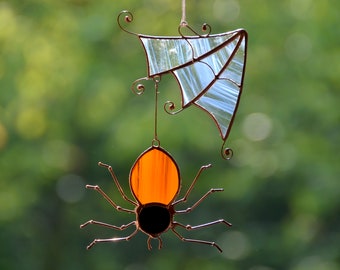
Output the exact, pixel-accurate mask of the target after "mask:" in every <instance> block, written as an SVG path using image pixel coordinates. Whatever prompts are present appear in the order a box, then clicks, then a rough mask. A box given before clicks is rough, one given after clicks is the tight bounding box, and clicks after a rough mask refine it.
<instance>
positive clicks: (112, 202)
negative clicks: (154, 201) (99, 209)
mask: <svg viewBox="0 0 340 270" xmlns="http://www.w3.org/2000/svg"><path fill="white" fill-rule="evenodd" d="M86 188H88V189H93V190H95V191H97V192H99V193H100V194H101V195H102V196H103V197H104V199H105V200H107V201H108V202H109V204H111V205H112V206H113V207H114V208H115V209H116V210H118V211H122V212H128V213H134V212H135V211H134V210H130V209H126V208H123V207H121V206H119V205H117V204H116V203H115V202H114V201H112V200H111V198H110V197H109V196H108V195H107V194H106V193H105V192H104V191H103V190H102V189H101V188H100V187H99V186H98V185H96V186H92V185H86Z"/></svg>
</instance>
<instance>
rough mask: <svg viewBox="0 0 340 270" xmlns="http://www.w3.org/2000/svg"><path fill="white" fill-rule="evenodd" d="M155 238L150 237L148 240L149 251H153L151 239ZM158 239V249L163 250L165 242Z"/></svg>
mask: <svg viewBox="0 0 340 270" xmlns="http://www.w3.org/2000/svg"><path fill="white" fill-rule="evenodd" d="M152 238H153V237H151V236H149V238H148V240H147V243H148V250H151V249H152V245H151V239H152ZM157 239H158V249H161V248H162V247H163V241H162V239H161V238H160V237H159V236H158V237H157Z"/></svg>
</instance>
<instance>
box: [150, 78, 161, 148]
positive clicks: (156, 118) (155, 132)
mask: <svg viewBox="0 0 340 270" xmlns="http://www.w3.org/2000/svg"><path fill="white" fill-rule="evenodd" d="M159 81H160V77H155V78H154V83H155V119H154V121H155V122H154V137H153V140H152V145H153V146H155V147H157V146H160V141H159V139H158V134H157V130H158V94H159V92H158V83H159Z"/></svg>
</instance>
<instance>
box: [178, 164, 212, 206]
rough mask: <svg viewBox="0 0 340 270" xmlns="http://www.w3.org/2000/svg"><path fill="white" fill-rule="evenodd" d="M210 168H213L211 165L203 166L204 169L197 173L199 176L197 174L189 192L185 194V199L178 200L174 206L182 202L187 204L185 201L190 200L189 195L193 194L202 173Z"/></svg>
mask: <svg viewBox="0 0 340 270" xmlns="http://www.w3.org/2000/svg"><path fill="white" fill-rule="evenodd" d="M210 167H211V164H208V165H204V166H202V167H201V168H200V169H199V170H198V172H197V174H196V176H195V178H194V180H193V181H192V183H191V185H190V187H189V189H188V190H187V192H186V193H185V195H184V197H183V198H182V199H179V200H177V201H176V202H174V203H173V205H176V204H178V203H181V202H185V201H186V200H187V199H188V197H189V195H190V192H191V191H192V189H193V188H194V186H195V184H196V181H197V179H198V178H199V177H200V175H201V173H202V172H203V170H206V169H208V168H210Z"/></svg>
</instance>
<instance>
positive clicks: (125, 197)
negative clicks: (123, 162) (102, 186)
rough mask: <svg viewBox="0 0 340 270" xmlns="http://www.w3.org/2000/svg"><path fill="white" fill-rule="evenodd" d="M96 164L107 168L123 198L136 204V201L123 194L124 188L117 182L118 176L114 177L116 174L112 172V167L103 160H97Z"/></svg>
mask: <svg viewBox="0 0 340 270" xmlns="http://www.w3.org/2000/svg"><path fill="white" fill-rule="evenodd" d="M98 165H99V166H101V167H104V168H107V170H108V171H109V173H110V174H111V177H112V179H113V181H114V182H115V184H116V186H117V189H118V191H119V193H120V195H122V197H123V198H124V200H126V201H128V202H130V203H132V204H133V205H135V206H137V203H136V202H134V201H132V200H131V199H129V198H128V197H127V196H126V195H125V193H124V190H123V188H122V187H121V185H120V184H119V181H118V178H117V177H116V175H115V173H114V171H113V169H112V167H111V166H110V165H107V164H105V163H103V162H98Z"/></svg>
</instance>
